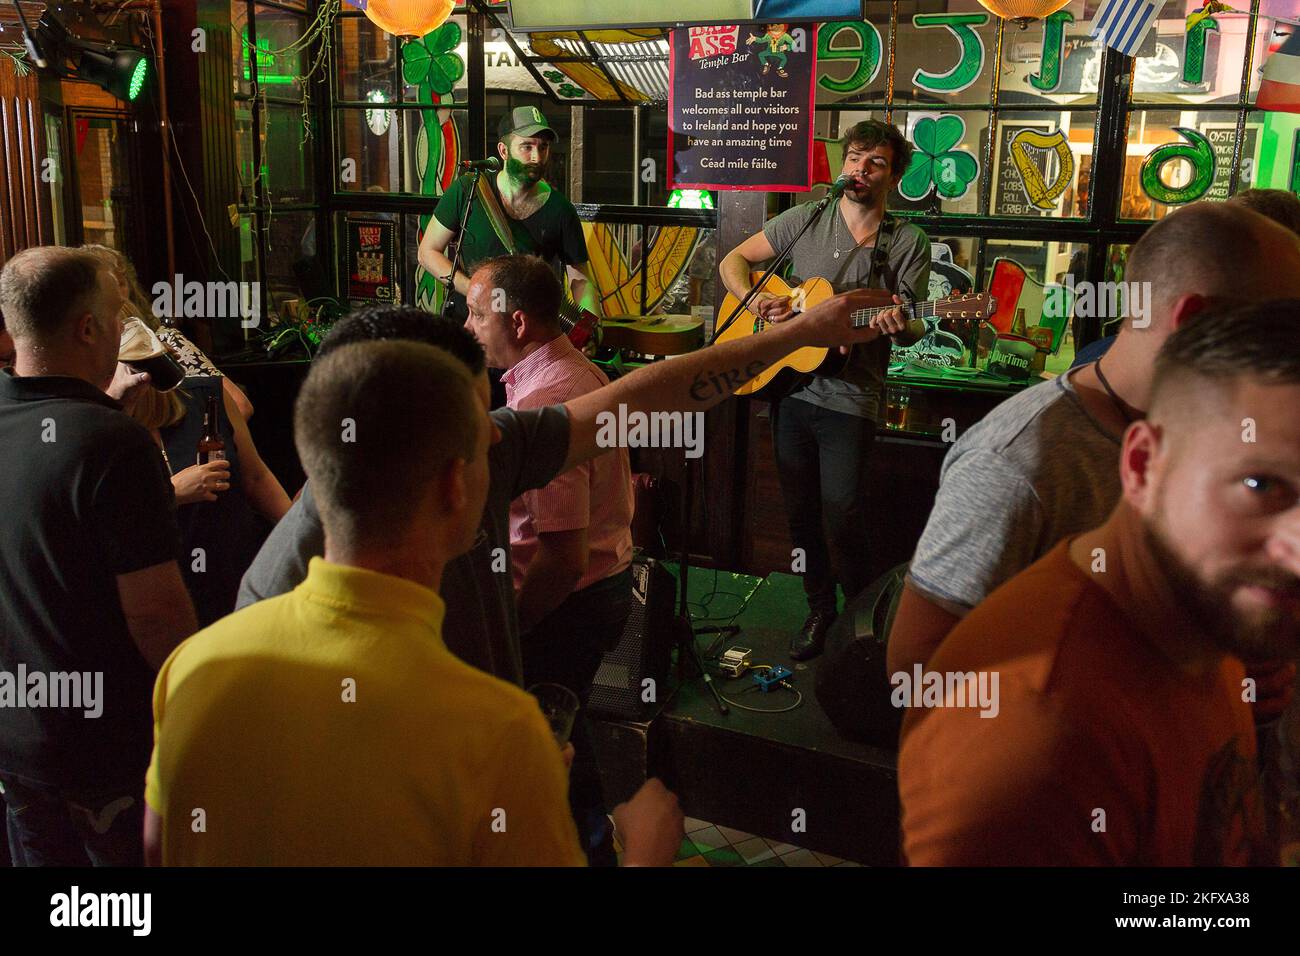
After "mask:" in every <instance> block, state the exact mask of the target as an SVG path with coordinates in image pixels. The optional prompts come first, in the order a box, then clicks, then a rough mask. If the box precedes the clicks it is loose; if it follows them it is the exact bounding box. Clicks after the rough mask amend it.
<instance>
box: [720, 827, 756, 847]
mask: <svg viewBox="0 0 1300 956" xmlns="http://www.w3.org/2000/svg"><path fill="white" fill-rule="evenodd" d="M718 832H719V833H721V834H722V835H723V836H724V837H726V838H727V842H728V843H730V844H731V845H732V846H736V845H737V844H739V843H744V842H745V841H746V840H752V839H754V834H752V833H746V832H745V831H744V830H733V829H732V828H731V827H718Z"/></svg>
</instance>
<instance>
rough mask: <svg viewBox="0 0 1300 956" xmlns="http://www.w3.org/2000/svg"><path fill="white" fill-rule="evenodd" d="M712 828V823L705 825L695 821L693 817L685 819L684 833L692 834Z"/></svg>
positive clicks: (700, 821)
mask: <svg viewBox="0 0 1300 956" xmlns="http://www.w3.org/2000/svg"><path fill="white" fill-rule="evenodd" d="M711 826H713V824H712V823H705V822H704V821H703V820H696V819H695V818H694V817H687V818H686V832H687V833H693V832H695V831H696V830H707V829H708V828H709V827H711Z"/></svg>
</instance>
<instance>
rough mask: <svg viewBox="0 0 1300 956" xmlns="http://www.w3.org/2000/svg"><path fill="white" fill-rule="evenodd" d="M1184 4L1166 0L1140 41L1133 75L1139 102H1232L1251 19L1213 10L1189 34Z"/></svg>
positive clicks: (1134, 98) (1234, 97) (1237, 86)
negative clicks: (1209, 24)
mask: <svg viewBox="0 0 1300 956" xmlns="http://www.w3.org/2000/svg"><path fill="white" fill-rule="evenodd" d="M1186 15H1187V6H1186V4H1184V3H1181V2H1178V0H1168V2H1167V3H1166V4H1165V7H1164V9H1163V10H1162V11H1161V14H1160V18H1159V19H1158V20H1157V21H1156V24H1155V26H1153V27H1152V28H1151V32H1150V33H1149V34H1148V35H1147V38H1146V40H1145V41H1143V44H1142V48H1141V49H1140V51H1139V52H1140V53H1141V54H1142V55H1141V56H1139V57H1137V59H1136V64H1135V67H1134V74H1133V100H1134V101H1135V102H1140V103H1236V102H1237V99H1238V96H1239V95H1240V93H1241V68H1242V64H1243V59H1244V57H1245V53H1246V36H1247V29H1248V27H1249V23H1250V18H1249V17H1247V16H1238V15H1233V14H1218V15H1217V16H1215V18H1214V21H1215V23H1216V24H1217V25H1218V28H1217V29H1210V30H1206V29H1198V30H1196V31H1194V33H1193V34H1192V35H1191V36H1190V37H1189V35H1188V33H1187V24H1186V20H1185V18H1186Z"/></svg>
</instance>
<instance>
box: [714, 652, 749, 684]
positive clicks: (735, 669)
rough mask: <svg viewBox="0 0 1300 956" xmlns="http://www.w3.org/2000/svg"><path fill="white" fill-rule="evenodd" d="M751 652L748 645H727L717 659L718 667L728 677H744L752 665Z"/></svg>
mask: <svg viewBox="0 0 1300 956" xmlns="http://www.w3.org/2000/svg"><path fill="white" fill-rule="evenodd" d="M753 654H754V652H753V651H752V650H750V649H749V648H748V647H729V648H727V649H726V651H724V652H723V654H722V657H720V658H719V659H718V669H719V670H721V671H722V673H724V674H726V675H727V676H728V677H744V676H745V672H746V671H748V670H749V669H750V668H751V667H753V666H754V661H753V659H752V658H753Z"/></svg>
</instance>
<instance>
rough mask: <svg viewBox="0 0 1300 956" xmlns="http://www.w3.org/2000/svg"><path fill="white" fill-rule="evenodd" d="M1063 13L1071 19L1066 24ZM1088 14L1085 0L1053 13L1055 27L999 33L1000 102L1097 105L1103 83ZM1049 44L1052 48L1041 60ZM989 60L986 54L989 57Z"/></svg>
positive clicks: (1098, 46)
mask: <svg viewBox="0 0 1300 956" xmlns="http://www.w3.org/2000/svg"><path fill="white" fill-rule="evenodd" d="M1065 14H1068V15H1069V16H1070V17H1072V18H1073V19H1070V20H1066V18H1065V16H1064V15H1065ZM1090 14H1091V11H1088V15H1085V12H1084V5H1083V0H1072V2H1071V3H1070V4H1069V5H1068V6H1066V7H1065V8H1064V9H1063V10H1061V11H1060V12H1059V13H1057V14H1053V18H1054V19H1055V20H1058V21H1059V25H1056V24H1046V23H1045V22H1044V21H1041V20H1039V21H1035V22H1034V23H1032V24H1030V26H1029V28H1028V29H1027V30H1018V29H1016V28H1015V27H1014V26H1012V25H1008V27H1007V29H1006V30H1005V31H1003V34H1002V60H1003V62H1002V77H1001V79H1000V81H999V88H998V102H999V103H1002V104H1019V103H1034V102H1042V101H1044V100H1048V101H1051V102H1055V103H1061V104H1081V103H1095V102H1096V101H1097V88H1098V86H1099V85H1100V83H1101V56H1102V50H1103V47H1102V44H1101V43H1099V42H1098V41H1096V40H1094V39H1093V38H1092V37H1090V36H1089V35H1088V24H1089V20H1091V15H1090ZM1049 39H1050V40H1052V41H1054V43H1053V44H1052V48H1051V49H1050V50H1049V51H1048V52H1047V56H1046V57H1044V50H1045V49H1046V48H1047V46H1048V40H1049ZM992 55H993V54H992V50H991V49H990V51H989V56H990V57H991V56H992ZM1045 61H1046V66H1045V65H1044V63H1045Z"/></svg>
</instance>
